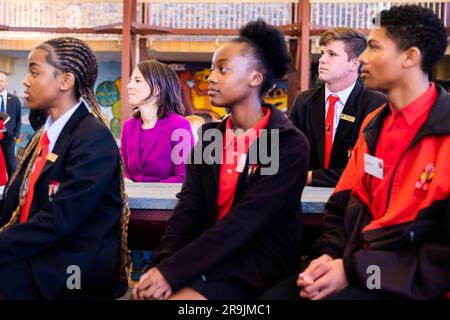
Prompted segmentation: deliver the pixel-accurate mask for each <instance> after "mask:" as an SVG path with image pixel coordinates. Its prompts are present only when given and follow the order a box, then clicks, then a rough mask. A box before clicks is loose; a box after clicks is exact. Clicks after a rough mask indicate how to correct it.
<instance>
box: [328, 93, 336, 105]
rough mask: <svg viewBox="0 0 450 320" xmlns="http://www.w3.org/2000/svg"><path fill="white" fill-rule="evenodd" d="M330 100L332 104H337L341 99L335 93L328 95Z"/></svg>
mask: <svg viewBox="0 0 450 320" xmlns="http://www.w3.org/2000/svg"><path fill="white" fill-rule="evenodd" d="M328 101H329V102H330V104H331V105H335V104H336V102H338V101H339V97H338V96H334V95H330V96H329V97H328Z"/></svg>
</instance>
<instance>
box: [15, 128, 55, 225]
mask: <svg viewBox="0 0 450 320" xmlns="http://www.w3.org/2000/svg"><path fill="white" fill-rule="evenodd" d="M49 144H50V140H48V136H47V131H45V132H44V134H43V135H42V137H41V140H40V141H39V146H38V148H40V149H41V151H40V154H39V155H38V157H37V158H36V162H35V163H34V168H33V171H32V172H31V175H30V178H29V179H28V187H27V193H26V195H25V204H24V205H23V208H22V214H21V216H20V222H21V223H23V222H26V221H27V220H28V213H29V212H30V207H31V202H32V201H33V195H34V185H35V184H36V181H37V179H38V178H39V175H40V174H41V172H42V169H44V165H45V162H46V161H47V154H48V145H49Z"/></svg>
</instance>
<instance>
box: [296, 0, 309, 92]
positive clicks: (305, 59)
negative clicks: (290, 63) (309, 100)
mask: <svg viewBox="0 0 450 320" xmlns="http://www.w3.org/2000/svg"><path fill="white" fill-rule="evenodd" d="M299 1H300V3H299V6H298V17H299V18H300V21H299V23H300V28H299V29H300V30H301V35H300V39H299V40H300V41H299V43H298V46H297V50H298V53H297V55H298V54H299V56H298V58H299V66H298V69H297V72H298V84H299V85H300V91H304V90H307V89H308V88H309V82H310V78H311V62H310V60H311V59H310V58H311V57H310V41H309V36H310V31H309V25H310V10H311V6H310V3H309V0H299Z"/></svg>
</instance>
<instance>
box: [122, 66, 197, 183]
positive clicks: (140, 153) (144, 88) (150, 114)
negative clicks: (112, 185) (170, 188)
mask: <svg viewBox="0 0 450 320" xmlns="http://www.w3.org/2000/svg"><path fill="white" fill-rule="evenodd" d="M128 97H129V98H128V99H129V103H130V105H131V106H132V107H133V108H134V110H135V111H134V114H133V117H132V118H131V119H129V120H128V121H127V122H125V124H124V127H123V130H122V141H121V150H122V156H123V159H124V163H125V171H126V172H125V177H126V179H128V180H131V181H134V182H180V183H181V182H183V179H184V175H185V164H184V163H185V159H186V156H187V154H188V153H189V151H190V150H191V147H192V145H193V143H194V138H193V135H192V131H191V127H190V125H189V122H188V121H187V120H186V119H184V118H183V117H182V116H181V115H182V114H183V111H184V108H183V104H182V102H181V89H180V84H179V80H178V77H177V74H176V73H175V72H174V71H173V70H172V69H170V68H169V66H168V65H166V64H163V63H160V62H158V61H156V60H147V61H144V62H141V63H139V64H138V65H137V67H136V68H135V69H134V71H133V74H132V76H131V80H130V83H129V84H128Z"/></svg>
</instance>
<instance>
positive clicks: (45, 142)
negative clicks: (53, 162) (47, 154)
mask: <svg viewBox="0 0 450 320" xmlns="http://www.w3.org/2000/svg"><path fill="white" fill-rule="evenodd" d="M49 144H50V140H49V139H48V135H47V131H44V133H43V134H42V138H41V145H45V146H48V145H49Z"/></svg>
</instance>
